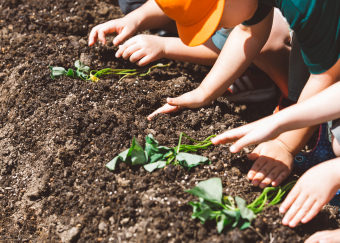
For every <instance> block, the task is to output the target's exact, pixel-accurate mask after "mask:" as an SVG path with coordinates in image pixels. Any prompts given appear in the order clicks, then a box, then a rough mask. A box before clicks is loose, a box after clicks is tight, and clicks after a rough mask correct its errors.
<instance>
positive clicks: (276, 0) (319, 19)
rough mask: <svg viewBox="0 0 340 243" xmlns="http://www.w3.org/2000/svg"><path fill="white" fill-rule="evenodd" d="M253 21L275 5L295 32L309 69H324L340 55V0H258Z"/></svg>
mask: <svg viewBox="0 0 340 243" xmlns="http://www.w3.org/2000/svg"><path fill="white" fill-rule="evenodd" d="M258 1H259V4H258V9H257V11H256V13H255V14H254V16H253V17H252V18H251V19H250V20H248V21H246V22H244V24H245V25H252V24H256V23H258V22H260V21H261V20H262V19H263V18H265V16H267V15H268V13H269V12H270V10H271V9H272V7H277V8H278V9H280V10H281V12H282V14H283V16H284V17H285V18H286V19H287V21H288V23H289V25H290V28H291V29H292V30H294V32H295V33H296V36H297V39H298V41H299V44H300V46H301V53H302V57H303V59H304V62H305V64H306V65H307V67H308V69H309V71H310V72H311V73H313V74H319V73H323V72H325V71H326V70H328V69H329V68H330V67H332V66H333V65H334V64H335V63H336V61H337V60H338V59H339V58H340V0H258Z"/></svg>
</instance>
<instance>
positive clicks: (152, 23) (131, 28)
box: [89, 0, 172, 46]
mask: <svg viewBox="0 0 340 243" xmlns="http://www.w3.org/2000/svg"><path fill="white" fill-rule="evenodd" d="M171 21H172V20H170V18H168V17H167V16H166V15H165V14H164V13H163V11H162V10H161V9H160V8H159V7H158V5H157V4H156V2H155V1H154V0H149V1H147V2H146V3H145V4H143V5H142V6H141V7H139V8H137V9H136V10H134V11H132V12H131V13H129V14H127V15H126V16H124V17H123V18H119V19H114V20H110V21H108V22H106V23H103V24H100V25H97V26H95V27H94V28H93V29H92V30H91V32H90V36H89V46H92V45H94V44H95V43H96V42H97V40H99V41H100V42H102V43H103V44H106V38H105V37H106V35H107V34H111V33H117V34H118V35H117V36H116V37H115V38H114V39H113V44H114V45H115V46H116V45H119V44H120V43H122V42H124V41H125V40H126V39H127V38H129V37H130V36H132V35H134V34H135V33H136V32H137V31H141V30H146V29H154V28H162V27H164V26H167V25H168V24H169V23H171Z"/></svg>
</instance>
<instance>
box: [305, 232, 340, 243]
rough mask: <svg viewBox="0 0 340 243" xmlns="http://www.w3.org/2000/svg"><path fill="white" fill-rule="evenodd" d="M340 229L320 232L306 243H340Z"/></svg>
mask: <svg viewBox="0 0 340 243" xmlns="http://www.w3.org/2000/svg"><path fill="white" fill-rule="evenodd" d="M338 239H340V229H336V230H324V231H319V232H317V233H315V234H313V235H312V236H311V237H309V238H308V239H307V240H306V241H305V243H320V242H339V241H338Z"/></svg>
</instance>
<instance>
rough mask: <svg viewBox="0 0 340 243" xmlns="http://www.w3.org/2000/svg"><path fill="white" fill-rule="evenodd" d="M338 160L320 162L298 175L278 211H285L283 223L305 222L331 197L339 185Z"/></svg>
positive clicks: (295, 223) (294, 224)
mask: <svg viewBox="0 0 340 243" xmlns="http://www.w3.org/2000/svg"><path fill="white" fill-rule="evenodd" d="M339 162H340V161H339V159H333V160H330V161H327V162H324V163H321V164H319V165H316V166H314V167H312V168H311V169H309V170H307V171H306V172H305V173H304V174H303V175H302V176H301V177H300V179H299V180H298V181H297V183H296V184H295V186H294V187H293V189H292V190H291V191H290V192H289V194H288V196H287V197H286V199H285V200H284V202H283V203H282V205H281V207H280V212H281V213H286V215H285V216H284V218H283V220H282V223H283V224H284V225H288V226H290V227H295V226H297V225H298V223H300V222H301V223H307V222H308V221H310V220H311V219H312V218H313V217H314V216H315V215H316V214H317V213H318V212H319V211H320V210H321V208H322V207H323V206H324V205H325V204H326V203H328V202H329V201H330V200H331V199H332V197H333V196H334V195H335V193H336V192H337V190H338V189H339V187H340V183H339V175H338V174H337V173H338V169H339ZM287 210H288V211H287Z"/></svg>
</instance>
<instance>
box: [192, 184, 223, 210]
mask: <svg viewBox="0 0 340 243" xmlns="http://www.w3.org/2000/svg"><path fill="white" fill-rule="evenodd" d="M186 192H189V193H190V194H192V195H194V196H197V197H200V198H203V199H204V200H207V201H209V202H217V203H218V204H222V182H221V179H220V178H218V177H214V178H210V179H208V180H206V181H201V182H200V183H198V184H197V186H195V187H194V188H192V189H190V190H187V191H186Z"/></svg>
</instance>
